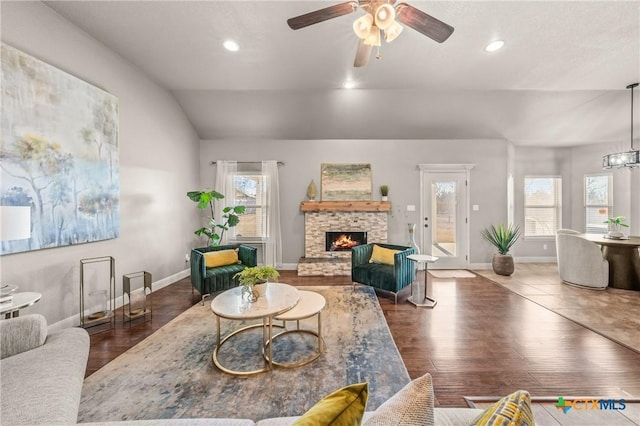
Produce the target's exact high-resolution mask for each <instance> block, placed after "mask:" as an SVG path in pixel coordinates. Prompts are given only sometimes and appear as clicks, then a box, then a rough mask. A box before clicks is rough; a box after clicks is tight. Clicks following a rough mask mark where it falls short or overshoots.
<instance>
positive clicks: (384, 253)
mask: <svg viewBox="0 0 640 426" xmlns="http://www.w3.org/2000/svg"><path fill="white" fill-rule="evenodd" d="M399 251H400V250H393V249H388V248H384V247H380V246H379V245H377V244H374V245H373V253H371V259H370V260H369V263H383V264H385V265H393V255H395V254H396V253H397V252H399Z"/></svg>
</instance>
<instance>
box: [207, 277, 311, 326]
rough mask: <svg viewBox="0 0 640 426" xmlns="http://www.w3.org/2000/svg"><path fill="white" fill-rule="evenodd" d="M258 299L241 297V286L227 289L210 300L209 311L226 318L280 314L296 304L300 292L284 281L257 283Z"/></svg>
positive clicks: (262, 316) (248, 317)
mask: <svg viewBox="0 0 640 426" xmlns="http://www.w3.org/2000/svg"><path fill="white" fill-rule="evenodd" d="M254 288H255V290H256V291H257V292H258V294H259V296H258V300H256V301H255V302H249V301H248V300H247V299H246V298H243V297H242V287H235V288H232V289H229V290H227V291H225V292H223V293H221V294H219V295H218V296H216V297H215V299H213V300H212V301H211V311H213V313H214V314H216V315H218V316H220V317H222V318H228V319H256V318H264V317H268V316H270V315H276V314H281V313H283V312H286V311H288V310H289V309H291V308H293V307H294V306H296V305H297V304H298V301H299V300H300V292H299V291H298V289H297V288H295V287H293V286H291V285H289V284H284V283H266V284H258V285H256V286H255V287H254Z"/></svg>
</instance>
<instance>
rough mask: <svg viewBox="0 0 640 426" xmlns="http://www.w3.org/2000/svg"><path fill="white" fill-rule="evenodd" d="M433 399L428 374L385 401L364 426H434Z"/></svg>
mask: <svg viewBox="0 0 640 426" xmlns="http://www.w3.org/2000/svg"><path fill="white" fill-rule="evenodd" d="M433 399H434V398H433V383H432V381H431V374H429V373H427V374H425V375H424V376H422V377H419V378H417V379H415V380H412V381H411V382H409V384H407V385H406V386H405V387H404V388H402V389H400V391H399V392H398V393H396V394H395V395H393V396H392V397H391V398H389V399H388V400H387V401H385V402H384V404H382V405H381V406H380V407H378V409H377V410H376V411H374V412H373V414H372V415H371V416H369V418H368V419H367V421H366V422H364V423H363V425H364V426H377V425H379V426H392V425H403V426H411V425H416V426H433V424H434V423H435V421H434V417H433Z"/></svg>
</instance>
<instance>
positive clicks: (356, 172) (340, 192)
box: [320, 163, 372, 201]
mask: <svg viewBox="0 0 640 426" xmlns="http://www.w3.org/2000/svg"><path fill="white" fill-rule="evenodd" d="M320 177H321V182H320V184H321V200H322V201H370V200H371V192H372V190H371V164H367V163H322V164H321V165H320Z"/></svg>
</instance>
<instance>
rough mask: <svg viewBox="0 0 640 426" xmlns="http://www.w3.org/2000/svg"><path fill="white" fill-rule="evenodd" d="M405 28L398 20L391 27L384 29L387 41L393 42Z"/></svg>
mask: <svg viewBox="0 0 640 426" xmlns="http://www.w3.org/2000/svg"><path fill="white" fill-rule="evenodd" d="M403 29H404V28H403V27H402V25H400V24H398V23H397V22H394V23H393V25H391V26H390V27H389V28H387V29H386V30H384V39H385V41H386V42H387V43H391V42H392V41H393V40H395V39H396V38H397V37H398V36H399V35H400V33H401V32H402V30H403Z"/></svg>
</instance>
